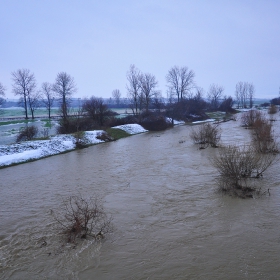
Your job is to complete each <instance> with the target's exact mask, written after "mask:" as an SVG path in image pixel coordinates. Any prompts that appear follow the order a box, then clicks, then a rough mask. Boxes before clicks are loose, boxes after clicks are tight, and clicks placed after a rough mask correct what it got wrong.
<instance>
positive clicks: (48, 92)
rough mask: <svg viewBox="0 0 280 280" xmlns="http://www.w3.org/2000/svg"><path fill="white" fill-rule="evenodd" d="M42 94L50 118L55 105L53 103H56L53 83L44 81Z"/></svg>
mask: <svg viewBox="0 0 280 280" xmlns="http://www.w3.org/2000/svg"><path fill="white" fill-rule="evenodd" d="M41 91H42V95H43V97H44V98H43V100H42V102H43V104H44V105H45V107H46V108H47V110H48V115H49V119H50V118H51V109H52V107H53V103H54V100H55V98H54V92H53V85H52V84H50V83H43V84H42V88H41Z"/></svg>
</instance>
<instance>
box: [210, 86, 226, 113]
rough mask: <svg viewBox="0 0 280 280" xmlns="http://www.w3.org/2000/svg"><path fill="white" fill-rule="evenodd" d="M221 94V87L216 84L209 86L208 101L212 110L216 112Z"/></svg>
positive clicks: (222, 90)
mask: <svg viewBox="0 0 280 280" xmlns="http://www.w3.org/2000/svg"><path fill="white" fill-rule="evenodd" d="M223 92H224V88H223V87H222V86H219V85H216V84H212V85H210V88H209V91H208V99H209V101H210V104H211V109H212V110H217V109H218V108H219V105H220V99H221V98H222V95H223Z"/></svg>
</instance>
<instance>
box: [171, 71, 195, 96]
mask: <svg viewBox="0 0 280 280" xmlns="http://www.w3.org/2000/svg"><path fill="white" fill-rule="evenodd" d="M194 77H195V73H194V72H193V71H192V70H189V69H188V67H181V68H179V67H178V66H174V67H172V68H171V69H170V70H169V71H168V74H167V75H166V81H167V83H168V89H169V93H170V94H175V95H176V96H177V100H178V102H179V101H180V100H183V98H185V97H187V96H188V95H190V93H191V90H192V89H193V88H194Z"/></svg>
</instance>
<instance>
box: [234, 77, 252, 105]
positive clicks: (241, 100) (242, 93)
mask: <svg viewBox="0 0 280 280" xmlns="http://www.w3.org/2000/svg"><path fill="white" fill-rule="evenodd" d="M254 94H255V86H254V85H253V84H251V83H247V82H238V83H237V84H236V86H235V101H236V105H237V108H240V107H241V108H247V107H249V108H252V107H253V98H254Z"/></svg>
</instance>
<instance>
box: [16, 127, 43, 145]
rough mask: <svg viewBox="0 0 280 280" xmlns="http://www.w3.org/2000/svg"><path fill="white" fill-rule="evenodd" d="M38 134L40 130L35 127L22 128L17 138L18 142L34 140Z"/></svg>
mask: <svg viewBox="0 0 280 280" xmlns="http://www.w3.org/2000/svg"><path fill="white" fill-rule="evenodd" d="M37 133H38V128H37V127H36V126H35V125H31V126H26V127H24V128H21V129H20V131H19V134H18V136H17V140H16V141H17V142H21V141H26V140H32V139H33V138H35V136H36V135H37Z"/></svg>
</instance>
